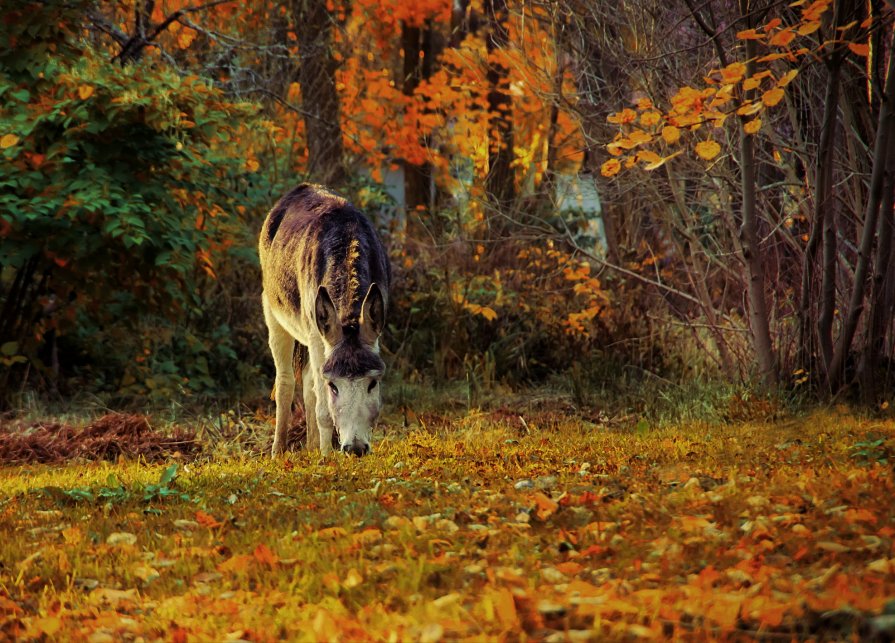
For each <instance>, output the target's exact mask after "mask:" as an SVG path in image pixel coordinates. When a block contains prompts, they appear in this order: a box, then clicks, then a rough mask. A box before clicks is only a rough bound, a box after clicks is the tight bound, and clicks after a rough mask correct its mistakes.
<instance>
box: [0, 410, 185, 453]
mask: <svg viewBox="0 0 895 643" xmlns="http://www.w3.org/2000/svg"><path fill="white" fill-rule="evenodd" d="M201 450H202V445H201V444H200V443H199V442H198V441H197V440H196V436H195V433H192V432H189V431H184V430H183V429H180V428H178V429H175V430H174V431H173V433H171V434H163V433H159V432H158V431H153V429H152V427H151V426H150V424H149V419H148V418H147V417H146V416H145V415H130V414H124V413H110V414H108V415H104V416H103V417H101V418H99V419H97V420H94V421H93V422H91V423H90V424H88V425H87V426H85V427H83V428H76V427H73V426H71V425H68V424H60V423H37V424H34V425H31V426H29V427H26V428H24V429H19V428H13V427H11V426H9V425H7V426H0V464H27V463H33V462H39V463H46V464H52V463H60V462H65V461H67V460H73V459H86V460H116V459H117V458H118V457H119V456H125V457H130V458H136V457H142V458H145V459H146V460H148V461H150V462H155V461H158V460H164V459H167V458H169V457H171V456H174V455H176V454H180V456H181V457H184V458H186V459H190V458H193V457H195V456H196V455H197V454H198V453H199V452H200V451H201Z"/></svg>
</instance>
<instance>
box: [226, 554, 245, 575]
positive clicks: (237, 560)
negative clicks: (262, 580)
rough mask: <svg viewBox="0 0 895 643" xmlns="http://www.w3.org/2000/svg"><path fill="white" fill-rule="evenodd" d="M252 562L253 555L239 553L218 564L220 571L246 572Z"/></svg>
mask: <svg viewBox="0 0 895 643" xmlns="http://www.w3.org/2000/svg"><path fill="white" fill-rule="evenodd" d="M251 562H252V556H250V555H248V554H238V555H236V556H232V557H230V558H228V559H227V560H225V561H224V562H222V563H221V564H220V565H218V571H219V572H245V571H248V569H249V563H251Z"/></svg>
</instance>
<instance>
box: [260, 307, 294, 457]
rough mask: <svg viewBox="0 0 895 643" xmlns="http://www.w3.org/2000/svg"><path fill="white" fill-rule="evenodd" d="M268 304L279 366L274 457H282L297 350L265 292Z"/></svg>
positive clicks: (289, 421)
mask: <svg viewBox="0 0 895 643" xmlns="http://www.w3.org/2000/svg"><path fill="white" fill-rule="evenodd" d="M261 300H262V302H263V304H264V320H265V321H266V322H267V334H268V337H267V340H268V344H269V345H270V352H271V354H272V355H273V363H274V366H275V367H276V369H277V377H276V383H275V384H274V396H275V397H276V401H277V428H276V432H275V433H274V438H273V448H272V449H271V453H270V455H271V457H274V458H276V457H278V456H280V455H282V454H283V453H285V451H286V438H287V436H288V435H289V426H290V425H291V424H292V399H293V397H294V395H295V371H294V370H293V368H292V353H293V351H294V350H295V339H294V338H293V337H292V335H290V334H289V332H288V331H287V330H286V329H285V328H283V327H282V326H281V325H280V323H279V322H278V321H277V320H276V319H274V316H273V314H272V313H271V312H270V307H269V306H268V305H267V298H266V297H264V296H263V295H262V298H261Z"/></svg>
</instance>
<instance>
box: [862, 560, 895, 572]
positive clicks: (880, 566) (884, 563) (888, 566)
mask: <svg viewBox="0 0 895 643" xmlns="http://www.w3.org/2000/svg"><path fill="white" fill-rule="evenodd" d="M867 571H871V572H874V573H876V574H895V558H880V559H879V560H874V561H873V562H870V563H867Z"/></svg>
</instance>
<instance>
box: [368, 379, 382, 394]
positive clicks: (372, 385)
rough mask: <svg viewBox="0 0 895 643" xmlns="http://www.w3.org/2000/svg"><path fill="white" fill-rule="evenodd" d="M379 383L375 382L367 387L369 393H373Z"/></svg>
mask: <svg viewBox="0 0 895 643" xmlns="http://www.w3.org/2000/svg"><path fill="white" fill-rule="evenodd" d="M378 383H379V382H377V381H376V380H373V381H372V382H370V386H368V387H367V393H372V392H373V389H374V388H376V385H377V384H378Z"/></svg>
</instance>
